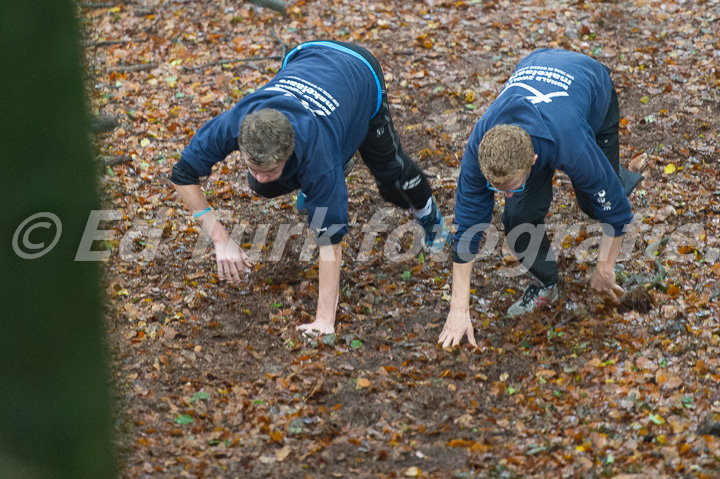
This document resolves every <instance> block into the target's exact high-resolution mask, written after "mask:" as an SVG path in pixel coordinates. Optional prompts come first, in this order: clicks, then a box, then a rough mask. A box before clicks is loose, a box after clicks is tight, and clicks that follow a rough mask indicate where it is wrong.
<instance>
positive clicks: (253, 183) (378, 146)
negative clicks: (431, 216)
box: [248, 41, 432, 209]
mask: <svg viewBox="0 0 720 479" xmlns="http://www.w3.org/2000/svg"><path fill="white" fill-rule="evenodd" d="M332 43H335V44H338V45H341V46H343V47H345V48H348V49H349V50H352V51H354V52H356V53H358V54H359V55H361V56H362V57H363V58H364V59H365V60H367V61H368V63H370V66H372V69H373V70H374V71H375V74H376V75H377V77H378V79H379V80H380V86H381V88H382V99H381V105H380V109H379V110H378V112H377V113H376V114H375V116H374V117H372V118H371V119H370V123H369V127H368V132H367V135H366V136H365V139H364V140H363V142H362V143H361V144H360V146H359V147H358V151H359V152H360V156H361V157H362V160H363V162H364V163H365V164H366V165H367V167H368V169H370V173H372V175H373V177H374V178H375V183H376V184H377V186H378V189H379V190H380V195H381V196H382V197H383V198H384V199H385V200H386V201H389V202H390V203H393V204H394V205H396V206H399V207H401V208H410V207H413V208H416V209H422V208H424V207H425V205H426V204H427V201H428V199H429V198H430V196H431V195H432V189H431V188H430V183H428V180H427V178H426V177H425V174H423V172H422V170H421V169H420V168H419V167H418V166H417V164H415V162H414V161H412V160H411V159H410V157H409V156H408V155H407V154H406V153H405V152H404V151H403V149H402V146H401V145H400V139H399V138H398V136H397V132H396V131H395V127H394V126H393V122H392V118H391V117H390V108H389V101H388V97H387V91H386V90H387V88H386V85H385V77H384V76H383V72H382V68H381V67H380V62H378V60H377V58H375V57H374V56H373V55H372V54H371V53H370V52H369V51H367V50H366V49H364V48H362V47H359V46H357V45H353V44H351V43H345V42H336V41H333V42H332ZM348 160H349V158H348ZM248 182H249V184H250V188H252V189H253V191H255V192H256V193H258V194H259V195H261V196H264V197H266V198H274V197H276V196H280V195H284V194H287V193H290V192H291V191H293V190H292V189H291V188H287V187H285V186H282V185H280V184H277V183H275V182H270V183H259V182H258V181H257V180H256V179H255V178H254V177H253V176H252V175H250V173H248Z"/></svg>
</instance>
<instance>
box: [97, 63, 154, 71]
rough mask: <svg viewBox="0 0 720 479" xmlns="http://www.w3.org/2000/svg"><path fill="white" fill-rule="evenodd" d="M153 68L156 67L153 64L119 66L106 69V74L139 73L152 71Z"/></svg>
mask: <svg viewBox="0 0 720 479" xmlns="http://www.w3.org/2000/svg"><path fill="white" fill-rule="evenodd" d="M155 67H157V65H156V64H154V63H140V64H139V65H120V66H116V67H111V68H108V73H127V72H141V71H145V70H152V69H153V68H155Z"/></svg>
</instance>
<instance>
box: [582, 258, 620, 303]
mask: <svg viewBox="0 0 720 479" xmlns="http://www.w3.org/2000/svg"><path fill="white" fill-rule="evenodd" d="M590 287H591V288H592V289H593V290H595V291H597V292H598V293H600V294H602V295H603V296H606V297H607V298H608V299H610V301H612V302H613V303H614V304H618V303H619V302H620V301H619V300H618V297H617V295H618V294H623V295H624V294H625V290H624V289H623V288H622V287H620V286H619V285H617V284H616V283H615V271H614V270H613V269H612V268H610V269H607V268H603V267H601V266H600V265H598V266H597V267H596V268H595V271H593V274H592V276H591V277H590Z"/></svg>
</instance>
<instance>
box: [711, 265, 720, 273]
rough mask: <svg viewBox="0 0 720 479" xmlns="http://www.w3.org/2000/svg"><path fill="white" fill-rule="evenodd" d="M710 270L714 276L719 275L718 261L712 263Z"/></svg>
mask: <svg viewBox="0 0 720 479" xmlns="http://www.w3.org/2000/svg"><path fill="white" fill-rule="evenodd" d="M712 272H713V274H714V275H715V276H720V263H715V264H714V265H713V267H712Z"/></svg>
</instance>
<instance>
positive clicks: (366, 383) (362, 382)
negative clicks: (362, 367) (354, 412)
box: [357, 378, 371, 388]
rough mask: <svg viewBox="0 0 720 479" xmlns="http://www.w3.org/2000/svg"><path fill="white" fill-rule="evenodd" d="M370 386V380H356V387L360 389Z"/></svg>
mask: <svg viewBox="0 0 720 479" xmlns="http://www.w3.org/2000/svg"><path fill="white" fill-rule="evenodd" d="M370 384H371V383H370V380H368V379H366V378H360V379H358V380H357V385H358V387H361V388H369V387H370Z"/></svg>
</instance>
